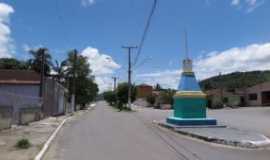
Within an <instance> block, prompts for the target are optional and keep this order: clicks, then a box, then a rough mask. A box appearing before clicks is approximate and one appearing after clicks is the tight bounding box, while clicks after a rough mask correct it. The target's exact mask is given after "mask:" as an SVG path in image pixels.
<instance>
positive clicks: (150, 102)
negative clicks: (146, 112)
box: [146, 94, 156, 107]
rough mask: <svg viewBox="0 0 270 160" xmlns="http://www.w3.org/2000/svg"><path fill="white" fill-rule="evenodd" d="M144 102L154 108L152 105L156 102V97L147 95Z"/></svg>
mask: <svg viewBox="0 0 270 160" xmlns="http://www.w3.org/2000/svg"><path fill="white" fill-rule="evenodd" d="M146 101H147V102H148V104H149V105H150V106H151V107H152V106H154V104H155V102H156V96H155V95H153V94H151V95H149V96H147V97H146Z"/></svg>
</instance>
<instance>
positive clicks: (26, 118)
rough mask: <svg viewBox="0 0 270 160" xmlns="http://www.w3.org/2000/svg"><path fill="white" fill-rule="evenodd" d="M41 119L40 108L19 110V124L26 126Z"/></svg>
mask: <svg viewBox="0 0 270 160" xmlns="http://www.w3.org/2000/svg"><path fill="white" fill-rule="evenodd" d="M40 119H41V108H40V107H27V108H21V109H20V112H19V124H22V125H26V124H28V123H30V122H34V121H38V120H40Z"/></svg>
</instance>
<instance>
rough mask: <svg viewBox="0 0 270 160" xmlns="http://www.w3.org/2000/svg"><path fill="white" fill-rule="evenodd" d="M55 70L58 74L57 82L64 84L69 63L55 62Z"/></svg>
mask: <svg viewBox="0 0 270 160" xmlns="http://www.w3.org/2000/svg"><path fill="white" fill-rule="evenodd" d="M52 67H53V70H54V71H55V72H56V78H57V81H58V82H60V83H64V81H65V77H66V72H67V61H66V60H64V61H61V62H59V61H58V60H55V63H54V64H53V66H52Z"/></svg>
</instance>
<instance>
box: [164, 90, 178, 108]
mask: <svg viewBox="0 0 270 160" xmlns="http://www.w3.org/2000/svg"><path fill="white" fill-rule="evenodd" d="M174 93H175V92H174V91H171V90H168V91H163V92H161V93H160V103H161V104H171V105H173V95H174Z"/></svg>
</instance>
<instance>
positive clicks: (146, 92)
mask: <svg viewBox="0 0 270 160" xmlns="http://www.w3.org/2000/svg"><path fill="white" fill-rule="evenodd" d="M152 92H153V87H152V86H150V85H147V84H141V85H139V86H137V97H138V98H146V97H147V96H150V95H152Z"/></svg>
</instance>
